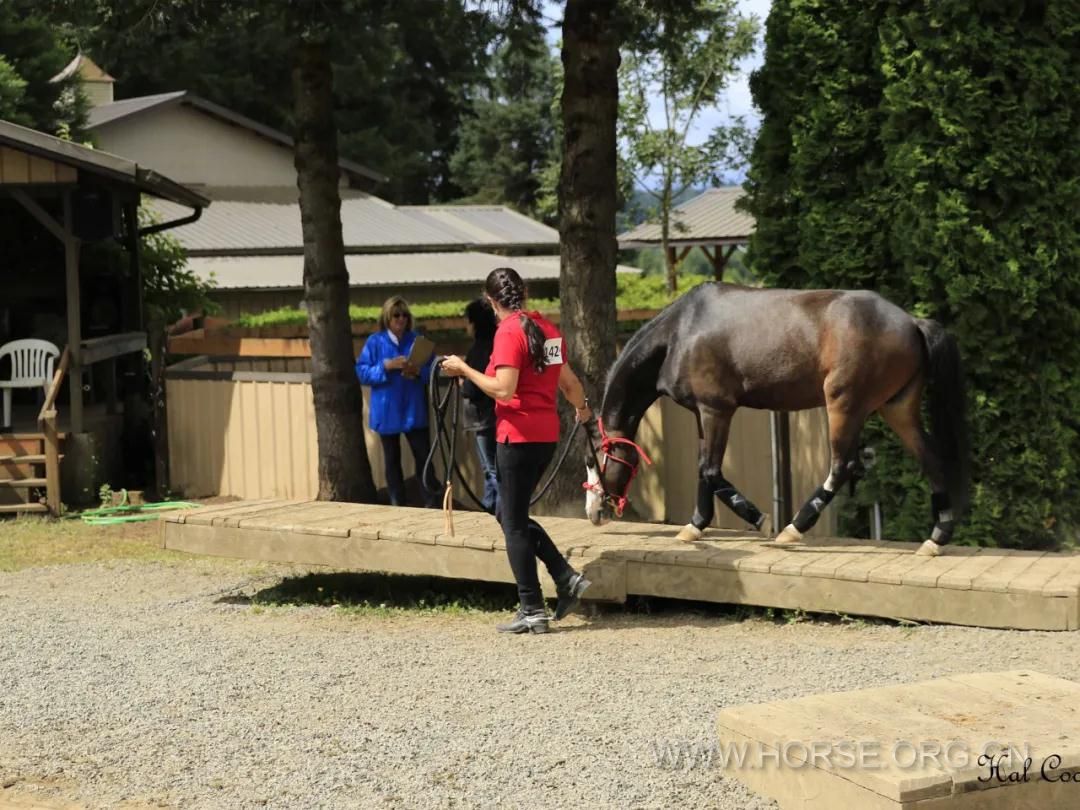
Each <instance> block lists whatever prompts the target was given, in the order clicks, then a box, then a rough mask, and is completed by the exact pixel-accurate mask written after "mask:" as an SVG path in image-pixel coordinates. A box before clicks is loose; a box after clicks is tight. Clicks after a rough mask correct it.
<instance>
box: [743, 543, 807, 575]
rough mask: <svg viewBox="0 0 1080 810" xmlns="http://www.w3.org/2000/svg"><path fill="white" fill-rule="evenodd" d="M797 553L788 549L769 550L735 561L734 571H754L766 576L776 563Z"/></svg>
mask: <svg viewBox="0 0 1080 810" xmlns="http://www.w3.org/2000/svg"><path fill="white" fill-rule="evenodd" d="M797 553H798V552H795V551H791V550H789V549H781V548H770V549H767V550H765V551H760V552H758V553H757V554H750V555H747V556H744V557H739V558H738V559H737V560H735V570H736V571H756V572H758V573H761V574H767V573H768V572H769V569H770V568H772V566H773V565H774V564H776V563H782V562H784V561H785V560H787V559H788V558H789V557H791V556H792V555H793V554H797Z"/></svg>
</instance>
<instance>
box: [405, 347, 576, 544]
mask: <svg viewBox="0 0 1080 810" xmlns="http://www.w3.org/2000/svg"><path fill="white" fill-rule="evenodd" d="M441 365H442V358H441V357H439V358H437V359H436V361H435V362H434V363H433V364H432V366H431V376H430V377H429V378H428V396H429V398H430V401H431V403H432V404H433V408H434V410H435V423H436V424H435V441H434V442H432V445H431V451H430V452H429V453H428V457H427V460H426V461H425V462H424V468H423V470H422V471H421V474H420V486H422V487H424V489H428V487H427V484H426V481H427V480H428V475H427V473H428V470H429V469H430V470H432V473H431V477H432V478H433V479H434V478H435V474H434V466H435V465H434V461H435V453H436V452H438V453H439V455H440V458H441V459H442V463H443V469H444V470H445V471H446V473H445V475H446V485H445V488H444V490H443V513H444V515H445V521H444V523H445V527H446V533H447V534H448V535H450V536H451V537H453V536H454V529H453V505H452V503H453V502H452V498H453V495H452V492H453V483H452V479H453V475H454V474H455V473H456V474H457V477H458V479H459V480H460V481H461V485H462V487H464V489H465V492H466V493H468V495H469V497H470V498H471V499H472V501H473V503H475V504H476V505H477V506H479V507H480V509H481V510H482V511H484V512H487V509H485V508H484V505H483V504H482V503H480V499H479V498H477V497H476V493H474V492H473V491H472V489H471V488H470V487H469V483H468V481H467V480H466V478H465V476H464V475H462V474H461V468H460V467H458V463H457V455H456V447H457V428H458V421H459V419H460V415H461V412H460V409H461V388H460V387H458V386H457V382H456V380H455V379H454V378H449V383H450V385H449V387H448V388H447V389H446V393H445V394H444V395H440V392H439V368H440V366H441ZM451 396H453V397H454V403H453V409H454V412H453V414H452V419H451V423H452V424H451V426H450V428H449V430H448V429H447V426H446V416H447V412H448V411H449V410H450V397H451ZM581 427H582V424H581V422H577V421H575V422H574V429H573V431H571V433H570V436H569V437H568V438H567V440H566V442H565V443H564V444H563V449H562V453H560V454H559V460H558V462H556V464H555V466H554V467H552V469H551V474H550V475H549V476H548V479H547V481H546V482H545V483H544V485H543V486H542V487H541V488H540V490H539V492H537V493H536V495H534V496H533V497H532V498H530V499H529V506H532V505H533V504H535V503H536V502H537V501H539V500H540V499H541V498H542V497H544V495H545V494H546V493H547V491H548V490H549V489H550V488H551V484H552V482H553V481H554V480H555V476H556V475H557V474H558V472H559V470H560V469H561V468H562V465H563V462H564V461H566V456H567V455H568V454H569V452H570V448H571V447H572V446H573V443H574V437H575V436H576V435H577V432H578V430H579V429H580V428H581ZM448 433H449V435H447V434H448ZM585 437H586V439H587V441H588V442H589V450H590V451H591V452H592V456H593V459H594V460H596V458H597V455H596V445H594V444H593V441H592V436H591V435H589V431H588V429H586V431H585ZM446 445H449V446H450V455H449V457H448V456H447V455H446ZM428 491H430V490H428ZM448 499H449V500H448ZM488 514H492V513H491V512H488Z"/></svg>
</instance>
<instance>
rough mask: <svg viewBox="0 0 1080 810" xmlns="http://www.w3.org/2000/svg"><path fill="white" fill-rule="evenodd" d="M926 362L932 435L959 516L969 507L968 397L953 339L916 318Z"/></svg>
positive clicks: (937, 325)
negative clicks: (923, 344)
mask: <svg viewBox="0 0 1080 810" xmlns="http://www.w3.org/2000/svg"><path fill="white" fill-rule="evenodd" d="M915 325H916V326H918V327H919V331H920V332H921V333H922V336H923V342H924V343H925V345H926V355H927V358H928V360H929V363H928V367H927V375H926V376H927V382H928V383H929V400H930V401H929V405H930V422H931V434H932V436H933V438H934V443H935V444H936V445H937V451H938V455H939V457H940V459H941V464H942V468H943V470H944V473H945V484H946V486H947V487H948V491H949V499H950V500H951V501H952V505H953V508H954V509H955V510H956V511H957V512H958V513H959V512H962V511H963V510H964V509H965V507H966V506H967V504H968V495H969V491H968V490H969V486H970V483H971V480H970V479H971V446H970V443H969V440H968V426H967V394H966V391H965V388H964V369H963V365H962V364H961V361H960V348H959V347H958V346H957V344H956V339H955V338H954V337H953V336H952V335H950V334H949V333H947V332H946V331H945V328H944V327H943V326H942V325H941V324H940V323H938V322H937V321H931V320H927V319H923V318H916V319H915Z"/></svg>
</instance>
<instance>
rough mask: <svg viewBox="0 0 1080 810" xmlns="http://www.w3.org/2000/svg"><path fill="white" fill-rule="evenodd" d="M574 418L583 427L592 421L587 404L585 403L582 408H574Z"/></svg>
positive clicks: (590, 410)
mask: <svg viewBox="0 0 1080 810" xmlns="http://www.w3.org/2000/svg"><path fill="white" fill-rule="evenodd" d="M574 418H575V419H577V421H578V422H580V423H581V424H583V425H584V424H586V423H587V422H590V421H592V418H593V412H592V408H590V407H589V403H587V402H586V403H585V404H584V405H583V406H582V407H580V408H574Z"/></svg>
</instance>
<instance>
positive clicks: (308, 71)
mask: <svg viewBox="0 0 1080 810" xmlns="http://www.w3.org/2000/svg"><path fill="white" fill-rule="evenodd" d="M292 78H293V82H292V83H293V105H294V113H295V116H294V117H295V127H296V144H295V161H296V174H297V186H298V187H299V189H300V219H301V224H302V226H303V232H304V301H305V303H306V304H307V312H308V333H309V336H310V340H311V390H312V393H313V394H314V397H315V429H316V433H317V435H318V440H319V500H323V501H361V502H363V501H366V502H372V503H373V502H374V501H375V482H374V480H373V479H372V477H371V464H370V463H369V461H368V456H367V447H366V445H365V444H364V421H363V420H364V401H363V399H362V397H361V394H360V382H359V380H358V379H357V377H356V371H355V369H354V363H355V360H354V358H353V348H352V329H351V325H350V322H349V274H348V271H347V270H346V269H345V247H344V244H343V241H342V236H341V195H340V193H339V192H338V179H339V176H340V175H339V169H338V154H337V128H336V126H335V123H334V95H333V75H332V72H331V68H330V57H329V53H328V50H327V45H326V43H325V41H319V40H314V41H313V40H307V39H304V38H300V39H299V41H298V42H297V46H296V54H295V61H294V64H293V77H292Z"/></svg>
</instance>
